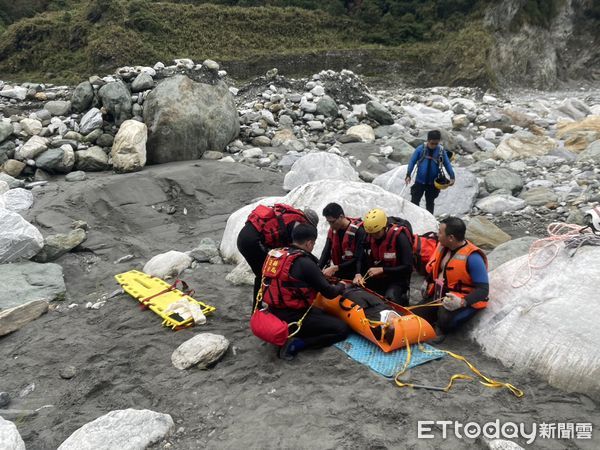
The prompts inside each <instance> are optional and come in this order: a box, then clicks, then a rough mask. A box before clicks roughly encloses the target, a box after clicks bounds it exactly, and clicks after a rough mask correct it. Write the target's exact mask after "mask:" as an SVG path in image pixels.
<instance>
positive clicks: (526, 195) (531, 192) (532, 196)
mask: <svg viewBox="0 0 600 450" xmlns="http://www.w3.org/2000/svg"><path fill="white" fill-rule="evenodd" d="M519 198H522V199H523V200H525V202H526V203H527V204H528V205H531V206H543V205H547V204H548V203H554V202H556V201H557V200H558V196H557V195H556V194H555V193H554V191H553V190H552V189H548V188H547V187H542V186H540V187H534V188H532V189H528V190H526V191H523V192H521V195H519Z"/></svg>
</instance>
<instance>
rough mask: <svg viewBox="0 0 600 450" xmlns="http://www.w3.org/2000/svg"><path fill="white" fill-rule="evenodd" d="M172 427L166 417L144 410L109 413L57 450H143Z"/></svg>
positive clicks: (73, 435)
mask: <svg viewBox="0 0 600 450" xmlns="http://www.w3.org/2000/svg"><path fill="white" fill-rule="evenodd" d="M174 426H175V423H174V422H173V419H172V418H171V416H170V415H168V414H160V413H157V412H154V411H150V410H147V409H143V410H136V409H124V410H117V411H111V412H109V413H108V414H105V415H103V416H101V417H99V418H97V419H96V420H94V421H92V422H90V423H87V424H85V425H84V426H82V427H81V428H79V429H78V430H76V431H75V432H74V433H73V434H72V435H71V436H69V437H68V438H67V440H65V441H64V442H63V443H62V444H61V445H60V447H58V450H84V449H90V450H91V449H116V448H119V449H123V450H125V449H127V450H144V449H146V448H147V447H148V446H150V445H151V444H154V443H156V442H159V441H160V440H162V439H164V438H165V437H166V436H167V435H168V434H169V433H170V432H171V430H172V429H173V427H174Z"/></svg>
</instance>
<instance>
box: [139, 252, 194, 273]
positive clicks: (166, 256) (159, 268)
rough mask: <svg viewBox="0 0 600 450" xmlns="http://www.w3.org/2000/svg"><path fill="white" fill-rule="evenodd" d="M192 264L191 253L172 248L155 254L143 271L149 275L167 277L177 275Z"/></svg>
mask: <svg viewBox="0 0 600 450" xmlns="http://www.w3.org/2000/svg"><path fill="white" fill-rule="evenodd" d="M191 264H192V258H191V257H190V256H189V255H186V254H185V253H182V252H178V251H175V250H171V251H168V252H166V253H161V254H160V255H156V256H154V257H153V258H152V259H151V260H150V261H148V262H147V263H146V265H145V266H144V268H143V269H142V271H143V272H144V273H146V274H148V275H152V276H154V277H158V278H162V279H165V278H170V277H177V276H178V275H179V274H180V273H181V272H183V271H184V270H185V269H187V268H188V267H190V265H191Z"/></svg>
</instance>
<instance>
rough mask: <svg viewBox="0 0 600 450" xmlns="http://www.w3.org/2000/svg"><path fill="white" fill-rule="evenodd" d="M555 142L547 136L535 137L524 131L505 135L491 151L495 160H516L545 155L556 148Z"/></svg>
mask: <svg viewBox="0 0 600 450" xmlns="http://www.w3.org/2000/svg"><path fill="white" fill-rule="evenodd" d="M557 145H558V144H557V142H556V141H555V140H554V139H552V138H550V137H548V136H537V135H534V134H532V133H529V132H526V131H520V132H518V133H516V134H514V135H512V136H511V135H507V136H505V138H504V139H502V142H500V145H498V147H497V148H496V149H495V150H494V151H493V155H494V158H496V159H504V160H510V159H517V158H528V157H533V156H542V155H546V154H548V153H549V152H551V151H552V150H554V149H555V148H556V147H557Z"/></svg>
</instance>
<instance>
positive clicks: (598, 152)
mask: <svg viewBox="0 0 600 450" xmlns="http://www.w3.org/2000/svg"><path fill="white" fill-rule="evenodd" d="M577 161H578V162H591V163H594V164H598V165H600V140H597V141H594V142H592V143H591V144H590V145H589V146H588V148H587V149H585V150H584V151H582V152H581V153H580V154H579V156H578V157H577Z"/></svg>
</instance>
